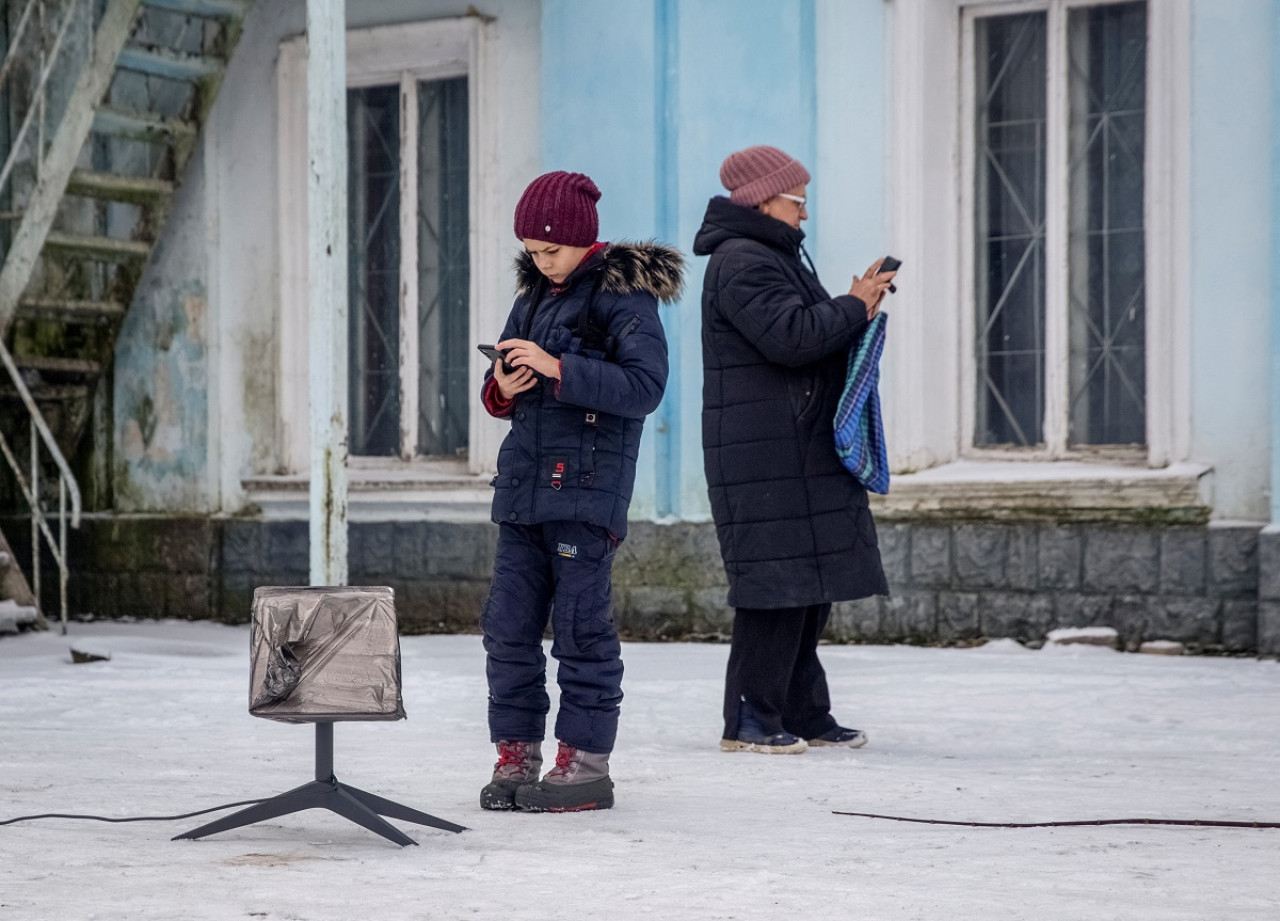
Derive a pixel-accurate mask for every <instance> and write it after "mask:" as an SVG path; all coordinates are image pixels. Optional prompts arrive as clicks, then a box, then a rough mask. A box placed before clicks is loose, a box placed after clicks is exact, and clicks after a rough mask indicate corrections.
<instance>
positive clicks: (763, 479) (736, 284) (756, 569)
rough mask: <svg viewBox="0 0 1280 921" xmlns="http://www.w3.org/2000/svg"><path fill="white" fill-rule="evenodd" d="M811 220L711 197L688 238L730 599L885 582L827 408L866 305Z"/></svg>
mask: <svg viewBox="0 0 1280 921" xmlns="http://www.w3.org/2000/svg"><path fill="white" fill-rule="evenodd" d="M803 239H804V233H803V232H802V231H800V230H798V229H796V228H793V227H791V226H790V225H788V224H786V223H784V222H783V221H779V220H777V219H775V218H772V217H769V216H768V215H766V214H762V213H760V212H758V211H756V210H754V209H752V208H747V207H743V206H741V205H736V204H734V203H732V202H730V201H729V200H728V199H727V198H723V197H716V198H713V199H712V200H711V203H710V204H709V205H708V206H707V212H706V216H705V218H704V219H703V224H702V228H701V229H700V230H699V231H698V235H697V238H696V239H695V241H694V247H693V251H694V253H696V254H697V255H700V256H705V255H709V256H710V257H711V259H710V262H709V263H708V265H707V271H706V275H705V278H704V282H703V293H702V360H703V372H704V377H703V385H702V448H703V462H704V465H705V468H706V475H707V486H708V489H709V491H710V497H711V511H712V514H713V516H714V518H715V523H716V533H717V535H718V537H719V539H720V552H721V555H722V556H723V558H724V566H725V571H726V573H727V574H728V577H729V604H730V605H732V606H733V607H736V608H788V607H800V606H804V605H810V604H819V603H823V602H833V601H844V600H849V599H853V598H862V597H865V596H867V595H875V594H887V592H888V587H887V585H886V583H885V577H884V570H883V568H882V567H881V564H880V551H879V549H878V547H877V543H876V528H875V523H874V522H873V521H872V518H871V512H870V510H869V509H868V508H867V492H866V490H865V489H864V488H863V487H862V486H861V484H859V483H858V481H857V480H855V479H854V478H853V476H852V475H851V474H850V473H848V471H846V470H845V468H844V467H843V466H842V465H841V463H840V458H839V457H838V456H837V455H836V449H835V440H834V434H833V425H834V423H833V420H834V418H835V412H836V406H837V404H838V402H839V400H840V392H841V389H842V388H843V386H844V377H845V368H846V361H847V356H848V351H849V346H850V345H851V344H852V343H854V342H855V341H856V340H857V339H858V337H859V336H860V335H861V334H862V331H863V330H864V329H865V328H866V326H867V316H866V305H865V304H863V302H862V301H861V300H859V299H858V298H856V297H852V296H850V295H847V294H843V295H839V296H837V297H831V296H830V295H829V294H828V293H827V292H826V291H825V290H824V289H823V287H822V285H821V283H820V282H819V281H818V278H817V276H816V275H814V274H813V272H811V271H810V270H809V269H808V268H806V267H805V266H804V265H803V263H802V262H801V260H800V242H801V240H803Z"/></svg>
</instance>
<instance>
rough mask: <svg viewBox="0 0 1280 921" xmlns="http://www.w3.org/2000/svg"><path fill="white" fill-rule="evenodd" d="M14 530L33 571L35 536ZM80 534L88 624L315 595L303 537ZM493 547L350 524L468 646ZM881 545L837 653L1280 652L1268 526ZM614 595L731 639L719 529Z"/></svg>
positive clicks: (225, 610)
mask: <svg viewBox="0 0 1280 921" xmlns="http://www.w3.org/2000/svg"><path fill="white" fill-rule="evenodd" d="M0 528H3V529H4V531H5V533H6V535H8V536H9V539H10V542H11V543H12V544H13V545H14V553H15V555H16V556H17V557H18V559H19V561H20V562H21V563H22V565H23V566H24V569H25V568H27V566H28V564H29V547H28V546H26V544H25V543H23V538H27V537H28V535H29V527H28V526H27V524H26V522H25V521H23V520H21V519H9V520H7V521H4V522H0ZM70 534H71V548H70V558H71V559H72V561H73V564H74V566H75V571H74V573H73V575H72V578H71V583H70V588H69V597H70V603H71V609H72V612H73V614H76V613H78V614H85V613H92V614H93V615H94V616H97V617H108V618H116V617H125V616H128V617H143V618H151V617H174V618H183V619H213V620H220V621H225V622H228V623H242V622H245V621H247V620H248V618H249V612H250V604H251V599H252V596H253V589H254V588H255V587H256V586H259V585H303V584H306V581H307V568H308V550H307V547H308V531H307V525H306V523H305V522H281V521H273V522H266V521H256V520H250V519H207V518H182V519H175V518H162V517H150V516H120V517H117V516H89V517H87V518H86V519H85V521H84V523H83V525H82V527H81V528H80V529H79V530H78V531H72V532H70ZM496 537H497V529H496V528H495V527H494V526H493V525H490V524H487V523H469V524H453V523H442V522H395V523H383V524H362V523H357V524H352V525H351V530H350V535H349V544H350V581H351V583H352V584H376V585H390V586H391V587H392V588H394V589H395V591H396V598H397V606H398V610H399V616H400V622H401V627H402V629H403V630H404V631H405V632H406V633H431V632H448V633H452V632H470V631H473V630H475V629H476V623H477V617H478V614H479V610H480V606H481V604H482V602H483V600H484V597H485V594H486V593H487V591H488V583H489V575H490V572H491V565H492V559H493V551H494V545H495V542H496ZM880 547H881V553H882V555H883V558H884V562H885V569H886V571H887V573H888V576H889V583H890V586H891V590H892V594H891V595H889V596H888V597H883V598H869V599H863V600H861V601H856V602H842V603H840V604H837V605H836V607H835V610H834V612H833V616H832V620H831V625H830V627H829V630H828V637H829V638H830V639H831V640H833V641H836V642H877V643H879V642H918V643H970V642H974V641H978V640H980V639H982V638H990V637H999V636H1008V637H1014V638H1016V639H1018V640H1021V641H1023V642H1027V643H1036V642H1038V641H1040V640H1042V639H1043V638H1044V636H1045V634H1046V633H1047V632H1048V631H1049V630H1051V629H1054V628H1055V627H1082V626H1110V627H1114V628H1115V629H1116V630H1117V631H1119V633H1120V636H1121V639H1122V642H1123V643H1124V645H1125V646H1126V647H1127V648H1137V646H1138V644H1140V643H1141V642H1143V641H1145V640H1155V639H1169V640H1178V641H1180V642H1182V643H1184V644H1186V645H1187V646H1188V647H1189V648H1191V649H1192V650H1194V651H1199V652H1229V653H1249V652H1260V653H1263V654H1267V655H1274V654H1277V653H1280V533H1275V534H1273V533H1270V531H1269V530H1267V531H1260V530H1259V529H1258V528H1257V527H1256V526H1251V525H1239V526H1214V525H1209V526H1169V525H1153V526H1139V525H1115V524H1103V523H1097V524H1090V523H1071V524H1057V523H1053V522H1010V523H999V522H966V521H957V522H950V523H947V522H939V521H937V520H936V519H930V520H922V521H892V522H886V523H883V524H881V525H880ZM44 578H45V585H46V586H47V587H48V586H53V585H56V580H55V577H54V576H53V574H52V572H50V571H49V570H48V569H47V568H46V573H45V577H44ZM614 585H615V600H616V606H617V611H616V617H617V621H618V624H619V628H620V629H621V630H622V632H623V634H624V635H625V636H627V637H629V638H632V639H644V640H675V639H713V640H714V639H723V638H725V637H726V636H727V635H728V632H729V629H730V625H731V623H732V611H731V610H730V609H729V608H728V606H727V605H726V604H725V594H726V588H727V586H726V582H725V577H724V571H723V569H722V567H721V565H720V556H719V549H718V546H717V543H716V539H715V532H714V529H713V528H712V526H711V525H709V524H690V523H681V524H674V525H657V524H652V523H645V522H636V523H633V525H632V529H631V534H630V535H629V537H628V538H627V540H626V542H625V543H624V544H623V545H622V547H621V548H620V549H619V553H618V560H617V563H616V564H615V567H614ZM47 591H48V589H47V588H46V592H47ZM46 597H49V596H48V595H46ZM46 607H48V605H47V604H46Z"/></svg>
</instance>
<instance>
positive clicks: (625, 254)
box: [515, 243, 684, 303]
mask: <svg viewBox="0 0 1280 921" xmlns="http://www.w3.org/2000/svg"><path fill="white" fill-rule="evenodd" d="M597 267H598V268H599V271H601V272H603V273H604V275H603V277H602V278H601V280H600V288H601V290H603V291H607V292H609V293H611V294H631V293H635V292H647V293H649V294H652V295H653V296H654V297H656V298H657V299H658V300H660V301H666V302H667V303H672V302H674V301H676V300H679V298H680V294H681V292H683V291H684V256H683V255H681V253H680V251H679V250H678V249H675V248H674V247H671V246H663V245H662V244H660V243H610V244H608V245H606V246H605V248H604V249H603V250H601V251H600V252H599V253H598V254H597V255H596V256H593V257H589V258H588V259H587V261H586V262H585V263H584V264H583V265H582V266H581V267H580V268H579V269H577V270H575V271H574V273H573V275H571V276H570V277H569V280H568V281H566V284H569V285H572V284H574V283H575V276H576V278H577V279H581V278H583V277H585V276H586V275H587V274H590V273H591V272H593V271H595V270H596V269H597ZM515 269H516V291H517V292H518V293H520V294H526V293H528V292H530V291H532V290H533V289H534V288H536V287H537V286H538V284H539V282H541V281H543V275H542V273H541V272H539V271H538V267H537V266H536V265H534V263H533V257H532V256H530V255H529V254H528V253H525V252H522V253H520V254H519V255H518V256H516V264H515Z"/></svg>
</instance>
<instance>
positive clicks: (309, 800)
mask: <svg viewBox="0 0 1280 921" xmlns="http://www.w3.org/2000/svg"><path fill="white" fill-rule="evenodd" d="M333 788H334V785H333V784H328V783H320V782H319V781H312V782H311V783H306V784H303V785H302V786H300V787H295V788H294V789H292V790H290V791H289V792H288V793H281V794H280V795H279V796H273V797H271V798H270V799H267V800H263V801H262V802H260V803H254V804H253V805H252V806H247V807H245V808H244V809H241V810H240V811H239V812H233V813H232V814H231V815H228V816H223V817H222V818H220V819H215V820H214V821H212V822H209V823H208V824H206V825H201V826H200V827H199V828H193V829H192V830H191V831H188V832H183V833H182V834H180V835H175V836H174V837H173V839H172V840H174V841H178V840H181V839H184V838H189V839H195V838H203V837H205V836H206V835H213V834H217V833H218V832H220V831H226V830H228V829H230V828H239V827H240V826H242V825H252V824H253V823H255V822H262V821H265V820H266V819H274V818H276V817H277V816H282V815H288V814H289V813H292V812H301V811H302V810H303V809H314V808H315V807H317V806H323V805H325V802H324V800H325V796H326V794H328V793H331V792H332V791H333Z"/></svg>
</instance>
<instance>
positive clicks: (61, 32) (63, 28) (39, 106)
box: [0, 0, 79, 191]
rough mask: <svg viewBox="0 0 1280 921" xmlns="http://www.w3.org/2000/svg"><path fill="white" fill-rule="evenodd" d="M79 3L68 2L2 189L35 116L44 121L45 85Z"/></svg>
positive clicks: (0, 174) (0, 175)
mask: <svg viewBox="0 0 1280 921" xmlns="http://www.w3.org/2000/svg"><path fill="white" fill-rule="evenodd" d="M78 5H79V4H78V3H76V2H74V0H73V2H70V3H68V4H67V8H66V12H65V13H64V14H63V17H62V24H61V25H60V26H58V32H57V35H55V36H54V40H53V45H52V46H51V47H50V49H49V53H48V58H47V60H46V61H45V62H44V66H43V67H42V68H41V70H40V79H39V81H38V82H37V83H36V87H35V90H34V91H33V92H32V94H31V106H30V107H29V108H28V109H27V115H26V117H25V118H24V119H23V120H22V126H21V127H19V128H18V133H17V134H16V135H14V137H13V140H12V141H11V142H10V144H9V156H8V157H7V158H6V159H5V163H4V168H3V169H0V191H2V190H3V189H4V186H5V183H7V182H8V181H9V175H10V173H11V172H12V171H13V168H14V166H15V165H16V164H17V162H18V155H19V154H20V153H21V152H22V148H23V142H24V141H25V140H26V136H27V131H28V130H29V129H30V127H31V125H32V124H34V123H35V117H36V115H37V114H39V115H40V121H41V122H43V119H44V90H45V86H46V84H48V82H49V77H50V76H51V75H52V74H53V69H54V65H55V64H56V63H57V60H58V52H59V51H61V50H62V40H63V39H64V38H66V35H67V31H68V30H69V29H70V27H71V22H72V20H73V19H74V18H75V11H76V7H77V6H78ZM30 9H31V7H30V6H28V7H27V9H26V10H24V11H23V14H22V15H23V17H24V19H25V17H26V15H27V13H28V12H29V11H30ZM15 52H16V49H13V48H11V50H10V53H9V54H8V55H7V56H6V57H5V61H4V69H6V70H7V68H8V67H9V66H10V62H11V61H12V59H13V55H14V53H15ZM5 76H7V72H6V73H5ZM0 85H2V84H0ZM41 127H43V125H41ZM40 146H43V145H40ZM43 154H44V151H43V150H37V151H36V165H37V173H38V171H39V170H38V167H39V166H40V163H41V161H42V160H43ZM38 178H39V176H38V175H37V179H38Z"/></svg>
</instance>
